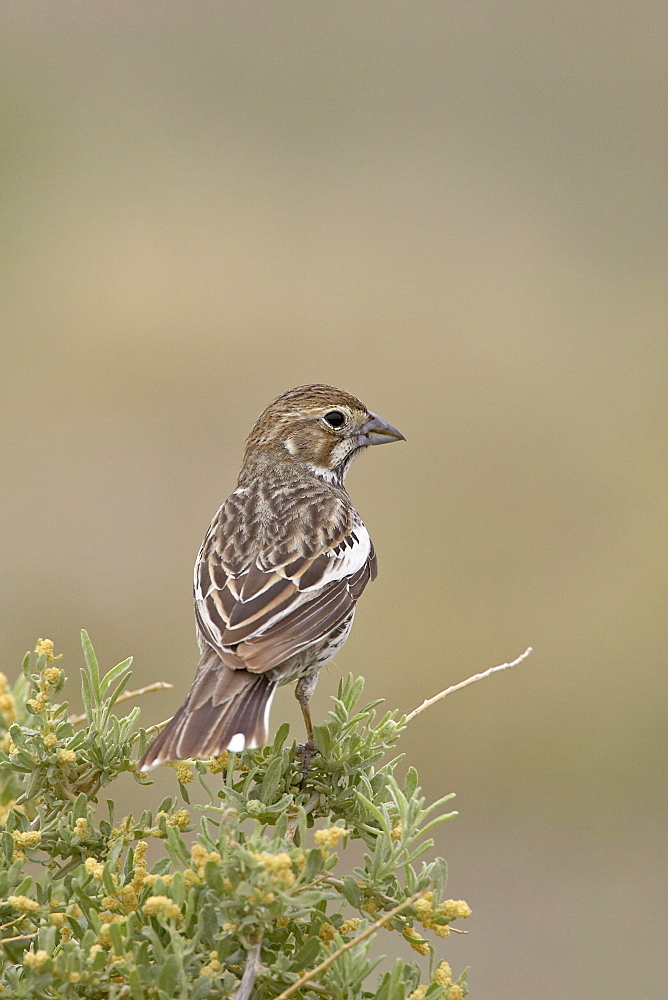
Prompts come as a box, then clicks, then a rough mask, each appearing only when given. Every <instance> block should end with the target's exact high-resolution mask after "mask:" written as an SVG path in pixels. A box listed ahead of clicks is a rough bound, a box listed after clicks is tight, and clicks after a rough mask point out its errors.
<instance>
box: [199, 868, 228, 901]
mask: <svg viewBox="0 0 668 1000" xmlns="http://www.w3.org/2000/svg"><path fill="white" fill-rule="evenodd" d="M204 878H205V879H206V884H207V885H208V886H209V887H210V888H211V889H213V891H214V892H216V893H218V895H220V896H222V895H223V893H224V892H225V886H224V885H223V876H222V875H221V874H220V868H219V867H218V865H217V864H216V862H215V861H207V863H206V864H205V866H204Z"/></svg>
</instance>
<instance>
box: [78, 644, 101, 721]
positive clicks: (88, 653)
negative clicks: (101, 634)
mask: <svg viewBox="0 0 668 1000" xmlns="http://www.w3.org/2000/svg"><path fill="white" fill-rule="evenodd" d="M81 645H82V646H83V652H84V657H85V660H86V665H87V666H88V672H89V674H90V682H91V691H92V694H93V697H94V699H95V704H96V705H99V704H100V701H101V694H100V667H99V666H98V662H97V657H96V656H95V650H94V649H93V644H92V642H91V641H90V639H89V637H88V632H87V631H86V629H85V628H82V629H81Z"/></svg>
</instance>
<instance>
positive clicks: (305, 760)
mask: <svg viewBox="0 0 668 1000" xmlns="http://www.w3.org/2000/svg"><path fill="white" fill-rule="evenodd" d="M317 753H318V748H317V747H316V745H315V743H314V742H313V740H307V741H306V743H303V744H302V745H301V746H298V747H297V749H296V750H295V757H296V758H297V759H298V760H300V761H301V765H302V766H301V772H302V780H303V781H306V779H307V778H308V776H309V769H310V767H311V759H312V758H313V757H315V755H316V754H317Z"/></svg>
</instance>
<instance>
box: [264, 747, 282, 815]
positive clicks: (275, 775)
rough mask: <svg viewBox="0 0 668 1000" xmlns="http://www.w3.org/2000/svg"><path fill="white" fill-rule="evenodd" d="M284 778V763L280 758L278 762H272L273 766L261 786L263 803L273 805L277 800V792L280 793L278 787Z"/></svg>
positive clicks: (270, 766)
mask: <svg viewBox="0 0 668 1000" xmlns="http://www.w3.org/2000/svg"><path fill="white" fill-rule="evenodd" d="M282 777H283V761H282V760H281V758H280V757H277V758H276V760H272V762H271V764H270V765H269V767H268V768H267V772H266V774H265V776H264V778H263V779H262V784H261V785H260V795H259V798H260V799H261V800H262V801H263V802H266V803H267V805H271V803H272V802H273V801H274V799H275V798H276V792H277V791H278V786H279V784H280V781H281V778H282Z"/></svg>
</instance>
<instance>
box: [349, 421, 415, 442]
mask: <svg viewBox="0 0 668 1000" xmlns="http://www.w3.org/2000/svg"><path fill="white" fill-rule="evenodd" d="M405 440H406V438H405V437H404V436H403V434H402V433H401V431H398V430H397V428H396V427H393V426H392V424H388V422H387V420H383V418H382V417H377V416H376V414H375V413H372V414H371V415H370V419H369V420H367V421H366V423H364V424H362V426H361V427H360V432H359V436H358V438H357V443H358V445H360V447H361V446H363V445H367V444H389V443H390V441H405Z"/></svg>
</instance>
